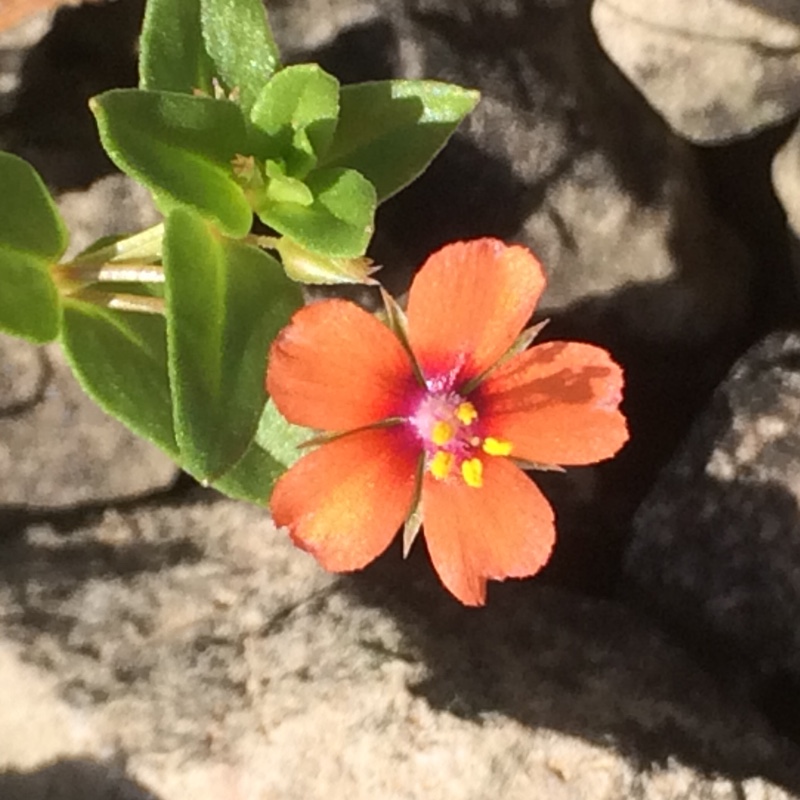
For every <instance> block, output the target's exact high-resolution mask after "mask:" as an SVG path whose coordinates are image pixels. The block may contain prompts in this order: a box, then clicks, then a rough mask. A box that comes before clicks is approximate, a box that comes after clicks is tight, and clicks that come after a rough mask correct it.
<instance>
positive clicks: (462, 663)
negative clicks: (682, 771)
mask: <svg viewBox="0 0 800 800" xmlns="http://www.w3.org/2000/svg"><path fill="white" fill-rule="evenodd" d="M416 550H417V551H416V552H415V553H414V554H413V555H412V557H411V559H410V563H408V562H406V563H403V562H401V558H400V553H399V548H392V551H391V553H390V554H389V555H388V556H387V557H384V558H382V559H380V560H379V561H378V562H377V563H376V564H375V565H374V566H372V567H371V568H369V569H368V570H367V571H366V572H364V573H362V574H357V575H354V576H350V577H347V578H344V579H342V588H343V590H344V591H346V592H348V593H352V594H354V595H355V596H356V597H357V598H358V600H359V602H362V603H365V604H367V605H374V606H378V607H381V608H384V609H386V610H388V611H389V613H391V614H392V615H393V616H394V617H395V618H396V620H397V621H398V622H399V624H400V625H401V628H402V630H403V633H404V636H405V637H406V642H407V647H408V650H409V658H412V657H413V658H420V659H421V660H422V661H423V662H424V663H425V664H426V665H427V666H428V671H427V675H426V677H425V678H423V679H422V680H421V681H420V682H419V683H417V684H416V685H415V686H413V687H411V691H412V692H413V693H415V694H417V695H419V696H421V697H424V698H425V700H426V701H427V702H428V703H430V704H431V706H433V707H434V708H438V709H441V710H446V711H448V712H450V713H452V714H455V715H458V716H461V717H464V718H467V719H470V720H472V721H474V722H476V723H477V724H480V723H481V721H482V720H484V719H488V718H491V715H493V714H501V715H504V716H507V717H510V718H512V719H515V720H517V721H519V722H520V723H522V724H524V725H526V726H528V727H530V728H532V729H552V730H555V731H560V732H563V733H566V734H568V735H572V736H577V737H580V738H582V739H584V740H587V741H589V742H592V743H595V744H597V745H600V746H604V747H611V748H613V749H614V750H616V751H617V752H619V753H620V754H621V755H622V756H623V757H624V758H626V759H628V760H630V761H631V762H632V763H634V764H636V766H637V767H638V768H639V769H642V770H647V769H648V768H650V767H652V766H659V767H664V766H665V765H668V764H669V763H671V762H672V761H673V760H675V759H677V760H678V761H679V762H682V763H684V764H686V765H689V766H690V767H692V768H694V769H696V770H698V771H699V772H701V773H702V774H704V775H707V776H713V775H722V776H725V777H727V778H730V779H733V780H744V779H746V778H749V777H753V776H761V777H764V778H766V779H768V780H770V781H773V782H775V783H777V784H780V785H783V786H785V787H786V788H788V789H789V790H790V791H798V790H800V767H798V753H797V749H796V748H795V747H794V746H793V745H792V744H791V743H789V742H787V741H785V740H782V739H780V738H779V737H777V736H776V735H775V734H774V732H773V731H772V730H771V729H770V727H769V725H768V724H767V723H766V722H765V720H764V719H763V718H762V717H761V715H760V714H759V713H758V712H757V711H756V709H755V708H754V707H753V706H752V704H750V703H749V701H748V700H747V699H746V698H744V697H732V696H730V695H729V694H727V693H726V692H725V691H724V690H723V689H721V688H720V686H719V684H718V683H717V682H716V681H715V680H714V679H713V677H712V676H711V675H710V674H708V673H707V672H705V671H704V670H703V669H702V668H700V667H699V666H698V665H697V662H696V661H695V660H694V659H693V658H692V657H691V656H690V655H689V654H688V653H686V652H684V651H683V650H682V649H681V648H680V647H678V646H677V645H676V644H675V643H673V642H671V641H670V640H669V639H667V637H665V636H664V635H663V634H661V633H659V632H657V631H656V629H655V628H654V627H652V626H651V625H649V624H648V622H647V620H645V619H642V618H639V617H637V616H636V615H635V614H633V613H632V612H631V611H630V610H628V609H626V608H624V607H622V606H619V605H616V604H614V603H611V602H608V601H604V600H598V599H593V598H586V597H578V596H576V595H573V594H571V593H568V592H566V591H564V590H562V589H557V588H554V587H551V586H547V585H546V584H545V582H543V581H541V580H534V581H528V582H514V581H512V582H508V583H505V584H493V585H492V586H491V588H490V598H489V603H488V605H487V607H486V608H484V609H479V610H475V609H467V608H463V607H461V606H460V605H458V603H457V602H456V601H455V600H453V599H452V598H450V597H449V596H448V595H447V594H446V592H445V590H444V589H443V588H442V587H441V586H440V585H439V584H438V583H437V581H436V578H435V577H434V575H433V573H432V570H431V567H430V565H429V564H427V563H423V562H426V560H427V559H426V558H425V556H424V555H422V554H421V550H422V547H421V545H418V546H417V549H416ZM412 653H413V656H412V655H411V654H412Z"/></svg>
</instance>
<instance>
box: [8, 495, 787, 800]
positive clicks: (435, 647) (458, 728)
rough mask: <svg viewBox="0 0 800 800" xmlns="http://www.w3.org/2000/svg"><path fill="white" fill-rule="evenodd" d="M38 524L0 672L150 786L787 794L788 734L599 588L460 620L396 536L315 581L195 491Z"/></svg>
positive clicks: (231, 510) (261, 525)
mask: <svg viewBox="0 0 800 800" xmlns="http://www.w3.org/2000/svg"><path fill="white" fill-rule="evenodd" d="M57 518H58V515H54V518H53V520H51V521H47V520H42V519H39V520H38V521H35V522H31V523H30V524H29V525H27V526H25V527H24V528H21V529H20V531H19V532H18V534H16V535H15V536H13V537H5V539H3V540H0V630H1V631H2V633H3V635H4V636H5V637H6V638H8V639H11V640H13V641H14V642H15V643H16V644H15V645H14V646H15V648H17V649H18V652H19V653H20V654H21V656H22V657H23V658H24V659H25V662H26V663H27V665H28V666H25V667H23V666H21V665H20V664H19V662H16V663H15V664H13V665H12V668H11V672H10V675H11V678H12V679H11V680H8V681H7V680H6V677H5V676H6V675H7V674H9V666H8V664H7V663H6V665H5V669H4V670H3V672H0V685H3V684H6V685H10V686H13V685H15V682H16V685H19V682H20V675H22V677H23V678H25V677H27V674H28V673H30V672H31V671H34V672H35V675H36V676H38V677H37V678H36V680H38V681H44V682H45V684H46V686H47V687H48V688H47V691H48V692H52V691H57V692H58V694H59V695H60V697H61V698H62V699H59V700H58V701H56V702H54V705H53V710H52V713H53V714H54V715H55V716H56V717H57V718H58V719H60V721H59V723H58V725H59V726H60V727H58V728H56V727H55V726H54V731H56V730H62V731H63V730H67V731H70V730H72V729H73V728H74V727H75V726H78V729H79V730H81V731H82V732H83V736H84V741H85V742H87V743H88V744H86V745H85V750H84V755H85V757H87V758H89V757H91V758H93V759H98V758H101V759H102V758H103V757H105V758H106V759H107V758H108V757H109V754H110V753H113V752H114V751H117V753H118V760H120V759H121V763H124V764H125V765H126V768H127V776H128V779H130V780H132V781H135V782H136V783H138V784H139V785H141V786H142V787H145V788H147V789H148V790H150V791H152V792H153V793H154V794H155V796H156V797H157V798H159V800H173V798H174V800H179V799H180V798H184V797H187V796H192V797H195V798H197V799H198V800H206V798H208V800H216V799H217V798H219V797H223V796H224V797H226V798H233V799H234V800H261V798H264V797H280V798H281V799H282V800H293V798H297V800H301V798H302V800H315V798H320V799H322V798H331V797H352V798H354V800H358V799H359V798H364V799H365V800H366V798H375V797H398V798H400V797H402V798H429V797H437V798H439V797H441V798H445V799H447V798H453V800H466V799H467V798H469V799H470V800H472V799H474V800H482V798H486V797H492V796H502V797H504V798H512V800H513V798H520V799H522V798H530V797H548V798H553V800H562V799H563V800H573V798H574V799H575V800H577V799H578V798H582V799H583V800H595V799H597V800H601V798H602V799H603V800H606V799H607V800H618V798H620V797H639V798H642V800H656V798H658V800H679V798H687V797H706V796H708V797H715V798H725V799H727V798H730V800H734V798H736V799H737V800H740V799H741V798H742V797H744V798H752V799H753V800H756V798H770V799H771V800H779V799H780V800H783V799H784V798H788V797H794V796H797V795H796V794H795V793H796V792H797V791H798V789H800V769H798V767H797V764H798V759H797V754H796V752H795V750H794V749H793V748H791V747H788V746H786V745H784V744H781V743H780V741H779V740H777V739H776V738H775V737H774V736H773V734H771V733H770V731H769V729H768V728H767V727H766V726H765V725H764V723H763V722H762V721H761V720H760V718H759V717H758V715H757V714H756V713H755V712H754V711H753V709H752V708H750V707H749V706H748V705H747V703H745V702H734V701H732V700H731V699H730V698H726V697H725V696H724V695H723V694H722V693H721V692H720V691H718V690H717V689H716V688H715V686H714V685H713V683H712V682H711V680H710V679H709V678H708V677H707V676H706V675H704V674H703V672H702V671H700V670H699V669H698V668H697V666H696V665H695V664H694V663H693V662H692V661H691V659H690V658H688V657H687V656H686V655H685V654H683V653H682V652H681V651H680V650H678V649H676V648H675V647H674V646H672V645H670V644H669V643H668V642H667V641H666V640H665V639H664V638H663V637H662V636H660V635H658V634H656V633H654V632H653V631H652V630H651V629H649V628H648V627H647V625H646V624H644V623H643V622H642V621H641V620H638V619H637V618H636V617H635V616H633V615H632V614H631V613H630V612H628V611H626V610H625V609H623V608H620V607H618V606H615V605H613V604H611V603H608V602H603V601H599V600H590V599H580V598H577V597H574V596H572V595H570V594H568V593H565V592H562V591H558V590H555V589H548V588H546V587H543V586H537V585H535V584H532V583H527V584H510V585H507V586H503V587H499V588H496V589H495V591H494V592H493V596H492V602H491V604H490V606H489V607H488V608H487V609H485V610H484V611H481V612H477V613H476V612H475V611H472V610H467V609H463V608H461V607H459V606H457V605H456V604H455V603H454V601H452V599H451V598H449V597H448V596H447V594H446V593H445V592H444V591H443V590H442V589H441V587H440V586H439V585H438V583H437V582H436V580H435V579H434V578H433V577H432V575H431V573H430V567H429V565H428V564H427V560H426V559H425V558H423V556H422V553H421V552H420V551H419V550H418V552H417V553H416V554H415V557H414V558H412V559H411V561H410V562H403V561H402V560H401V558H400V554H399V552H398V549H397V548H395V549H393V550H392V552H391V553H390V554H388V555H387V557H385V558H384V559H383V560H382V561H381V562H380V563H378V564H377V565H375V566H374V567H373V568H371V569H369V570H367V571H366V572H365V573H363V574H361V575H358V576H354V577H342V578H337V577H334V576H331V575H328V574H325V573H323V572H322V571H321V570H320V569H319V568H318V566H317V565H316V563H315V562H314V561H313V559H311V558H310V557H309V556H308V555H306V554H304V553H302V552H300V551H298V550H296V549H295V548H293V547H292V546H291V545H290V543H289V542H288V539H287V537H285V535H283V534H282V533H280V532H276V531H275V530H274V528H272V527H271V525H270V524H269V522H268V520H267V518H266V516H265V514H264V513H263V512H262V511H260V510H258V509H255V508H252V507H248V506H244V505H242V504H237V503H234V502H231V501H225V500H219V499H217V498H216V497H215V496H213V495H211V494H210V493H202V492H198V493H196V494H194V495H191V496H189V497H188V498H186V499H185V500H184V501H183V502H181V503H176V504H173V505H169V504H161V505H159V506H150V507H141V508H138V509H132V510H130V511H128V512H125V513H119V512H115V511H108V512H106V513H104V514H101V515H95V516H92V515H87V516H86V517H85V518H84V519H83V520H81V521H80V523H79V524H76V525H75V528H74V530H73V532H72V533H71V534H70V535H69V536H65V535H64V534H63V532H62V531H60V530H59V529H58V528H57V527H56V524H55V523H56V521H57ZM2 666H3V664H2V662H0V667H2ZM9 691H10V690H9ZM15 697H17V700H16V702H13V701H12V702H9V703H8V704H0V769H2V768H3V767H4V768H6V769H12V770H14V771H15V773H17V774H18V773H20V772H23V771H24V772H25V773H28V774H29V773H30V772H31V764H30V759H28V758H27V757H26V756H25V755H24V751H23V755H22V759H23V761H24V762H25V763H24V764H20V763H18V762H19V759H20V756H19V755H16V756H15V755H14V754H15V753H19V752H20V750H19V748H16V749H15V748H13V747H12V748H9V747H7V746H4V744H3V737H4V736H15V731H14V728H13V727H12V726H10V725H8V724H6V721H7V720H8V719H9V714H14V713H16V714H17V715H18V716H19V715H20V714H23V715H24V714H25V709H26V708H27V704H29V703H30V704H37V703H38V705H37V706H35V707H40V706H41V702H40V701H39V696H38V695H37V693H36V692H17V693H15ZM31 716H32V715H31ZM12 718H13V717H12ZM18 731H19V729H17V731H16V733H17V734H18ZM70 737H72V740H74V738H75V732H74V730H72V733H70V734H69V736H65V743H64V746H63V748H62V749H59V748H54V747H53V746H52V745H53V742H52V737H50V744H49V749H50V752H48V756H49V758H50V759H59V757H61V760H63V759H64V758H68V757H74V756H73V753H74V744H72V743H71V742H70ZM104 752H105V756H104ZM9 753H10V754H11V755H9ZM97 769H98V770H99V769H100V765H99V764H98V766H97ZM3 779H4V778H3V773H2V772H0V787H2V785H3V784H2V781H3ZM103 791H106V787H105V786H103ZM105 796H106V795H104V794H100V795H99V797H105ZM134 796H135V795H134ZM86 800H95V797H94V796H93V795H87V796H86Z"/></svg>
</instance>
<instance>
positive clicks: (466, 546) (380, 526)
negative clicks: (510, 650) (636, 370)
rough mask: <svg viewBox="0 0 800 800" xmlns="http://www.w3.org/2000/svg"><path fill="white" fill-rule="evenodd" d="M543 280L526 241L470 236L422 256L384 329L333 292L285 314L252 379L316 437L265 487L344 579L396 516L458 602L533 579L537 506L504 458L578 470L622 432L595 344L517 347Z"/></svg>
mask: <svg viewBox="0 0 800 800" xmlns="http://www.w3.org/2000/svg"><path fill="white" fill-rule="evenodd" d="M544 285H545V277H544V273H543V271H542V268H541V266H540V264H539V262H538V261H537V259H536V258H535V257H534V256H533V254H532V253H531V252H530V251H529V250H527V249H526V248H524V247H521V246H507V245H505V244H503V243H502V242H500V241H498V240H496V239H476V240H473V241H467V242H456V243H454V244H450V245H447V246H446V247H444V248H442V249H441V250H439V251H438V252H436V253H434V254H433V255H432V256H430V258H429V259H428V260H427V261H426V263H425V264H424V265H423V266H422V268H421V269H420V271H419V272H418V273H417V275H416V277H415V279H414V281H413V283H412V286H411V290H410V293H409V299H408V311H407V319H406V320H405V321H404V324H403V325H400V326H398V325H395V327H394V329H392V328H390V327H388V326H387V325H384V324H383V323H382V322H380V321H379V320H378V319H377V318H376V317H374V316H372V315H371V314H369V313H367V312H366V311H364V310H363V309H361V308H359V307H358V306H356V305H354V304H353V303H350V302H348V301H345V300H323V301H320V302H317V303H314V304H312V305H309V306H306V307H305V308H303V309H301V310H300V311H298V312H297V313H296V314H295V315H294V317H293V318H292V320H291V322H290V323H289V325H288V326H287V327H286V328H285V329H284V330H283V331H282V332H281V333H280V334H279V336H278V338H277V339H276V340H275V342H274V343H273V346H272V349H271V352H270V356H269V367H268V372H267V388H268V391H269V393H270V394H271V396H272V398H273V400H274V401H275V403H276V405H277V407H278V409H279V410H280V411H281V412H282V413H283V414H284V416H285V417H286V418H287V419H289V420H290V421H291V422H294V423H296V424H298V425H304V426H308V427H310V428H316V429H318V430H321V431H325V432H328V433H329V434H331V436H329V437H328V438H327V439H324V438H323V444H322V445H321V446H320V447H319V448H318V449H316V450H313V451H312V452H310V453H308V454H307V455H305V456H303V457H302V458H301V459H300V460H299V461H298V462H297V463H296V464H295V465H294V466H293V467H292V468H291V469H290V470H289V471H288V472H287V473H286V474H284V475H283V476H282V477H281V478H280V480H279V481H278V483H277V484H276V486H275V490H274V492H273V495H272V499H271V501H270V508H271V511H272V515H273V517H274V519H275V522H276V524H278V525H280V526H285V527H287V528H288V529H289V532H290V535H291V537H292V539H293V540H294V542H295V543H296V544H297V545H299V546H300V547H302V548H304V549H305V550H308V551H309V552H311V553H312V554H313V555H314V556H315V557H316V558H317V559H318V560H319V562H320V563H321V564H322V565H323V566H324V567H325V568H327V569H329V570H332V571H342V572H344V571H350V570H356V569H360V568H361V567H363V566H365V565H366V564H368V563H369V562H370V561H372V560H373V559H374V558H376V557H377V556H378V555H380V554H381V553H382V552H383V551H384V550H385V549H386V548H387V547H388V546H389V544H390V543H391V541H392V539H393V538H394V536H395V535H396V533H397V531H398V530H399V528H400V527H401V526H403V525H404V523H405V532H404V543H405V546H406V549H408V547H410V545H411V541H412V540H413V538H414V537H415V536H416V534H417V532H418V531H419V524H420V522H421V524H422V526H423V531H424V538H425V541H426V544H427V548H428V553H429V555H430V558H431V561H432V562H433V566H434V568H435V569H436V572H437V573H438V574H439V577H440V579H441V581H442V583H443V584H444V585H445V586H446V587H447V589H449V590H450V592H452V593H453V594H454V595H455V596H456V597H457V598H458V599H459V600H461V602H463V603H465V604H467V605H483V604H484V603H485V601H486V582H487V580H489V579H492V580H503V579H505V578H522V577H526V576H529V575H533V574H534V573H535V572H537V571H538V570H539V569H540V568H541V567H542V566H543V565H544V564H545V562H546V561H547V559H548V557H549V555H550V552H551V550H552V547H553V544H554V541H555V525H554V518H553V511H552V509H551V507H550V504H549V503H548V502H547V500H546V499H545V497H544V496H543V495H542V493H541V492H540V490H539V489H538V487H537V486H536V484H535V483H534V482H533V481H532V480H530V479H529V477H528V476H527V475H526V474H525V472H523V470H522V469H521V465H522V466H529V465H530V464H531V463H535V464H540V465H579V464H590V463H594V462H596V461H600V460H602V459H605V458H609V457H611V456H612V455H614V453H616V452H617V450H619V448H620V447H622V445H623V444H624V443H625V441H626V440H627V438H628V433H627V427H626V423H625V418H624V416H623V415H622V413H621V412H620V410H619V403H620V401H621V399H622V371H621V370H620V368H619V366H617V364H615V363H614V361H613V360H612V359H611V357H610V356H609V354H608V353H607V352H606V351H605V350H602V349H601V348H598V347H594V346H592V345H588V344H582V343H578V342H548V343H545V344H539V345H536V346H534V347H530V348H529V349H523V348H524V347H525V346H526V345H527V344H529V343H530V340H531V339H532V335H531V336H527V335H526V333H524V332H523V333H522V335H521V336H520V333H521V332H522V330H523V327H524V326H525V323H526V322H527V320H528V319H529V318H530V316H531V314H532V313H533V310H534V308H535V306H536V304H537V302H538V300H539V297H540V296H541V293H542V291H543V289H544ZM391 308H392V306H391V305H390V310H391ZM397 314H398V310H397V309H395V312H394V314H390V318H392V316H395V317H396V315H397Z"/></svg>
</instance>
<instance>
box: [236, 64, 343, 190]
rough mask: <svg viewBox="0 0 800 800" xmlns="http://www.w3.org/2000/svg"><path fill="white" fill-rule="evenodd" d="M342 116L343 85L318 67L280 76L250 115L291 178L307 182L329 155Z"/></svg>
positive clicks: (308, 66) (289, 69) (292, 70)
mask: <svg viewBox="0 0 800 800" xmlns="http://www.w3.org/2000/svg"><path fill="white" fill-rule="evenodd" d="M338 116H339V81H337V80H336V78H334V77H333V75H329V74H328V73H327V72H325V71H324V70H323V69H321V68H320V67H318V66H317V65H316V64H299V65H297V66H292V67H286V68H284V69H282V70H281V71H280V72H278V73H277V74H276V75H275V76H274V77H273V78H272V80H271V81H270V82H269V83H268V84H267V85H266V86H264V88H263V89H262V90H261V93H260V94H259V96H258V99H257V100H256V103H255V105H254V106H253V109H252V111H251V113H250V119H251V120H252V122H253V124H254V125H255V126H256V127H257V128H258V129H259V130H261V131H262V132H263V133H265V134H266V135H267V136H268V137H269V139H270V141H271V143H272V145H271V150H272V152H277V153H280V154H281V156H282V158H283V159H284V161H285V162H286V165H287V169H286V171H287V174H289V175H293V176H295V177H299V178H303V177H304V176H305V175H306V173H307V172H308V171H309V170H310V169H311V168H312V167H314V166H315V165H316V163H317V162H318V161H319V159H320V158H322V157H323V156H324V155H325V153H326V152H327V151H328V148H329V147H330V145H331V142H332V140H333V135H334V131H335V130H336V120H337V118H338Z"/></svg>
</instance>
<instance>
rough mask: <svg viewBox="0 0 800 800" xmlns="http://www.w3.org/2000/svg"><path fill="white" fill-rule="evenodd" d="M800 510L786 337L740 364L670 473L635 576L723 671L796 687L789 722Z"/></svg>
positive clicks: (796, 664) (631, 556)
mask: <svg viewBox="0 0 800 800" xmlns="http://www.w3.org/2000/svg"><path fill="white" fill-rule="evenodd" d="M799 508H800V335H798V334H796V333H791V334H780V333H778V334H773V335H772V336H770V337H769V338H767V339H765V340H764V341H763V342H761V343H760V344H759V345H758V346H756V347H754V348H753V349H752V350H750V351H749V352H748V353H747V354H746V355H745V356H743V358H742V359H741V360H740V361H739V362H738V363H737V364H736V366H735V367H734V369H733V370H732V372H731V374H730V375H729V377H728V378H727V379H726V381H725V382H724V383H723V384H722V386H720V388H719V389H718V391H717V392H716V394H715V395H714V398H713V400H712V402H711V405H710V406H709V408H708V409H707V410H706V412H705V413H704V414H703V415H702V417H701V418H700V419H699V420H698V421H697V423H696V425H695V427H694V429H693V431H692V433H691V435H690V436H689V438H688V439H687V441H686V442H685V443H684V444H683V445H682V446H681V448H680V450H679V452H678V454H677V455H676V457H675V459H674V460H673V461H672V463H671V464H669V465H668V466H667V467H666V468H665V470H664V472H663V474H662V476H661V478H660V479H659V481H658V483H657V484H656V486H655V488H654V489H653V491H652V492H651V494H650V495H649V496H648V498H647V499H646V501H645V503H644V504H643V506H642V507H641V509H640V510H639V512H638V513H637V515H636V519H635V523H634V529H635V530H634V538H633V541H632V543H631V545H630V549H629V552H628V554H627V560H626V573H627V577H628V580H629V582H630V583H631V584H632V586H633V587H634V589H635V591H636V592H637V594H638V596H639V597H640V598H644V599H645V600H646V601H647V603H648V604H649V605H650V606H652V607H653V608H655V609H657V610H658V611H660V613H661V614H662V615H663V616H664V617H665V618H666V619H667V620H668V621H669V622H670V623H671V624H672V625H674V626H675V627H677V628H679V629H681V630H682V631H683V632H684V633H685V634H689V635H690V636H692V638H693V639H694V640H695V641H696V642H697V643H698V644H699V645H700V646H701V647H702V649H703V651H704V652H705V653H706V654H707V655H708V657H709V659H710V660H711V661H712V662H715V664H716V666H717V667H719V668H722V669H723V670H725V671H726V672H728V673H729V674H730V675H731V676H732V677H734V678H744V679H745V680H746V681H747V683H748V684H749V685H750V686H751V687H754V688H755V691H757V692H761V693H764V692H767V693H771V692H772V691H777V690H778V687H780V686H781V685H782V681H784V680H786V681H788V682H789V683H790V684H792V685H793V686H794V687H795V688H794V689H792V688H791V686H789V685H787V686H785V687H784V689H783V691H782V694H781V697H780V700H778V698H775V700H776V702H780V703H781V704H782V705H783V706H784V711H785V716H787V717H790V716H792V715H794V714H796V712H797V710H798V708H800V693H798V691H797V688H796V687H798V686H800V626H798V619H800V513H798V509H799ZM767 700H768V701H769V698H767ZM781 716H784V715H781ZM795 728H796V726H795Z"/></svg>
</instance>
